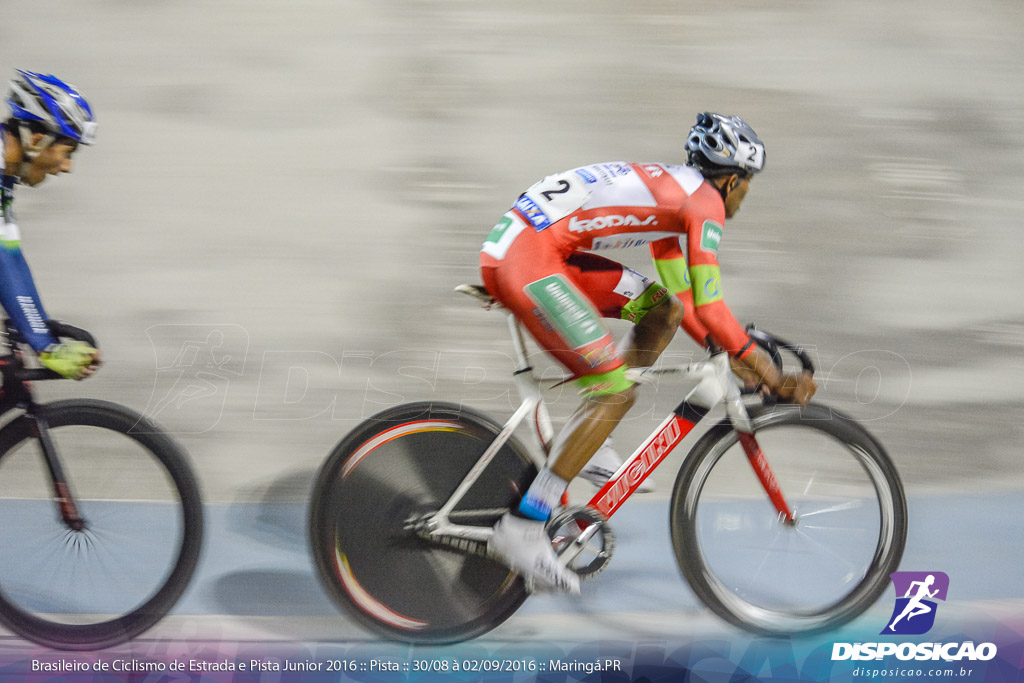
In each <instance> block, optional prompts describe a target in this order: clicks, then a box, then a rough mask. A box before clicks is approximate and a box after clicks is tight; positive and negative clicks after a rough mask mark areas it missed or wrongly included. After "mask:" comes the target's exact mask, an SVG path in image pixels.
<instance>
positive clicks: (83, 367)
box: [39, 341, 103, 380]
mask: <svg viewBox="0 0 1024 683" xmlns="http://www.w3.org/2000/svg"><path fill="white" fill-rule="evenodd" d="M39 362H40V363H42V364H43V366H44V367H46V368H49V369H50V370H53V371H54V372H56V373H57V374H58V375H60V376H61V377H64V378H66V379H79V380H80V379H85V378H86V377H91V376H92V375H94V374H96V371H97V370H98V369H99V367H100V365H101V364H102V362H103V361H102V359H101V358H100V351H99V349H94V348H93V347H91V346H89V345H88V344H87V343H85V342H83V341H69V342H64V343H61V344H50V345H49V346H48V347H46V350H45V351H43V352H42V353H40V354H39Z"/></svg>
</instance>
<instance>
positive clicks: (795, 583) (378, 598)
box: [309, 285, 907, 644]
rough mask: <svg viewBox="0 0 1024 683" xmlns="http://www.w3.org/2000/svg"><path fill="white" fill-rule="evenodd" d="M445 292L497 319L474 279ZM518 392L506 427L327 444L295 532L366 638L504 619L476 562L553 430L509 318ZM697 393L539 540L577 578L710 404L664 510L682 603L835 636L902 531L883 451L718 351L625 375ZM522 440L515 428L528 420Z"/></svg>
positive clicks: (480, 422)
mask: <svg viewBox="0 0 1024 683" xmlns="http://www.w3.org/2000/svg"><path fill="white" fill-rule="evenodd" d="M457 290H458V291H461V292H463V293H466V294H469V295H471V296H473V297H474V298H476V299H478V300H480V302H481V303H483V304H484V305H485V307H488V308H497V307H500V305H499V304H497V303H496V302H495V301H494V300H493V299H491V297H490V296H489V294H488V293H487V292H486V290H484V289H483V288H482V287H479V286H475V285H460V286H459V287H458V288H457ZM506 315H507V316H508V323H509V329H510V331H511V333H512V342H513V347H514V352H515V362H516V367H515V371H514V374H513V380H514V382H515V385H516V388H517V390H518V392H519V394H520V396H521V398H522V403H521V404H520V406H519V408H518V409H517V410H516V411H515V412H514V414H513V415H512V417H511V418H509V419H508V421H507V422H506V423H505V424H504V425H502V424H499V423H498V422H495V421H494V420H492V419H491V418H489V417H487V416H485V415H482V414H480V413H478V412H476V411H473V410H470V409H467V408H465V407H462V406H459V405H454V404H447V403H439V402H421V403H411V404H406V405H400V406H396V407H393V408H390V409H387V410H384V411H382V412H380V413H378V414H377V415H374V416H373V417H371V418H369V419H368V420H366V421H364V422H363V423H361V424H360V425H359V426H357V427H356V428H355V429H354V430H353V431H352V432H351V433H349V434H348V435H347V436H346V437H345V438H344V439H342V440H341V442H340V443H338V445H337V446H336V447H335V448H334V450H333V451H332V452H331V454H330V455H329V457H328V458H327V460H326V462H325V463H324V465H323V466H322V468H321V470H320V473H319V475H318V477H317V479H316V483H315V485H314V489H313V496H312V501H311V506H310V522H309V524H310V526H309V533H310V539H311V544H312V553H313V557H314V562H315V564H316V567H317V570H318V573H319V575H320V578H321V581H322V582H323V584H324V586H325V587H326V588H327V591H328V593H329V594H330V595H331V596H332V598H333V599H334V600H335V601H336V602H337V603H338V604H339V605H340V606H341V607H342V608H343V609H344V610H345V611H346V612H347V613H348V614H350V615H351V616H352V617H354V618H355V619H356V621H358V622H359V623H360V624H362V625H363V626H364V627H366V628H367V629H369V630H370V631H373V632H375V633H378V634H380V635H382V636H384V637H387V638H390V639H395V640H401V641H406V642H412V643H434V644H439V643H450V642H458V641H461V640H466V639H469V638H473V637H476V636H479V635H481V634H482V633H485V632H487V631H489V630H490V629H493V628H494V627H496V626H498V625H499V624H501V623H502V622H504V621H505V620H506V619H508V618H509V617H510V616H511V615H512V614H513V613H515V611H516V610H517V609H518V608H519V606H520V605H521V604H522V603H523V601H524V600H525V599H526V597H527V596H528V595H529V592H530V588H531V587H530V586H529V585H528V584H527V582H526V581H525V580H524V579H523V578H522V577H521V576H520V575H519V574H517V573H516V572H514V571H512V570H510V569H508V568H507V567H506V566H505V565H503V564H501V563H500V562H498V561H496V560H495V559H493V558H492V557H490V556H488V552H487V540H488V539H489V538H490V536H491V533H492V529H491V527H492V526H493V525H494V524H495V523H496V522H497V520H498V519H499V518H500V517H501V516H502V515H503V514H504V513H506V512H507V511H508V510H509V509H510V508H511V507H513V506H515V505H517V504H518V503H519V500H520V498H521V497H522V495H523V494H524V493H525V491H526V489H527V487H528V486H529V484H530V483H531V482H532V480H533V478H534V477H535V476H536V474H537V472H538V470H539V468H540V467H542V466H543V465H544V461H545V459H546V456H547V453H548V446H549V444H550V443H551V439H552V436H553V429H552V427H551V423H550V418H549V415H548V411H547V408H546V405H545V403H544V400H543V390H542V384H543V383H542V382H541V381H540V380H538V379H537V378H536V377H535V376H534V374H533V372H532V368H531V367H530V366H529V363H528V359H527V353H526V347H525V342H524V335H523V331H522V328H521V326H520V324H519V323H518V321H516V319H515V318H514V316H512V315H511V314H508V313H507V311H506ZM751 335H752V336H753V337H754V339H755V341H756V342H757V343H758V344H759V345H760V346H762V347H764V348H765V349H766V350H768V352H769V353H770V354H771V355H772V358H773V361H774V362H775V363H776V364H777V365H780V366H781V364H782V358H781V351H783V350H785V351H790V352H792V353H793V354H794V355H796V356H797V357H798V358H799V359H800V361H801V363H802V364H803V366H804V368H805V369H807V370H809V371H811V372H812V373H813V372H814V367H813V363H812V362H811V359H810V358H809V355H808V354H807V353H806V352H805V351H804V350H803V349H802V348H800V347H797V346H794V345H789V344H785V343H784V342H780V341H779V340H776V339H775V338H774V337H772V336H771V335H768V334H766V333H764V332H762V331H760V330H752V331H751ZM659 375H676V376H682V377H686V378H689V379H691V380H696V382H697V383H696V386H695V387H694V388H693V389H692V391H690V393H688V394H687V395H686V398H685V399H684V400H683V401H682V402H681V403H680V404H679V405H678V407H677V408H676V409H675V410H674V411H672V413H670V414H669V415H668V416H667V417H666V418H665V419H664V420H663V421H662V422H661V424H660V425H658V427H657V428H656V429H655V430H654V432H653V433H652V434H651V435H650V437H648V438H647V440H646V441H644V442H643V444H641V445H640V447H639V448H637V449H636V451H635V452H634V453H633V454H632V456H631V457H629V458H627V459H626V461H625V462H624V463H623V465H622V466H621V467H620V468H619V469H618V471H616V472H615V474H614V475H613V476H612V477H611V478H610V480H609V481H608V482H607V483H606V484H605V485H604V486H603V487H602V488H601V489H600V490H599V491H598V492H597V494H595V495H594V497H593V498H592V499H591V500H590V501H589V502H588V503H587V504H586V505H583V506H580V505H576V506H572V505H567V506H565V507H562V508H561V509H559V510H556V511H555V512H554V513H553V515H552V518H551V519H550V520H549V522H548V525H547V528H548V531H549V534H550V535H551V537H552V543H553V545H554V547H555V549H556V551H557V552H558V553H559V556H560V559H561V561H562V562H563V563H565V565H566V566H568V567H570V568H572V569H573V570H574V571H576V572H577V573H578V574H579V575H580V577H581V578H589V577H592V576H594V575H596V574H597V573H599V572H600V571H601V570H602V569H604V568H605V567H606V566H607V564H608V562H609V560H610V559H611V556H612V554H613V551H614V535H613V533H612V530H611V527H610V525H609V519H610V518H611V517H612V515H613V514H614V513H615V511H616V510H618V509H619V507H620V506H621V505H622V504H623V503H624V502H625V501H626V500H627V499H628V498H629V496H630V495H631V494H632V493H633V492H634V491H635V490H636V488H637V487H638V486H639V485H640V483H641V482H642V481H643V480H644V479H645V478H646V477H647V476H649V475H650V473H651V472H652V471H653V470H654V468H655V467H656V466H657V465H658V464H659V463H661V462H662V461H663V460H664V459H665V457H666V456H667V455H668V454H669V453H670V452H671V451H672V450H673V449H674V448H675V447H676V446H678V445H679V443H680V442H682V440H683V439H684V437H686V435H687V434H688V433H689V432H690V431H691V430H692V429H693V428H694V426H695V425H696V424H697V423H699V422H700V421H701V420H702V419H703V418H704V417H705V416H706V415H707V414H708V413H709V412H710V411H711V409H713V408H715V407H717V406H720V405H724V406H725V412H726V415H725V417H723V418H722V419H720V420H719V421H718V422H717V423H716V424H714V425H713V426H712V427H711V428H710V429H709V430H708V431H707V432H706V433H705V434H704V435H703V436H702V437H701V438H700V439H698V440H697V442H696V443H695V444H694V446H693V448H692V449H691V450H690V452H689V454H688V455H687V456H686V457H685V459H684V460H683V463H682V466H681V468H680V470H679V474H678V475H677V478H676V481H675V484H674V487H673V492H672V497H671V502H670V505H669V515H670V528H671V542H672V546H673V549H674V550H675V556H676V559H677V561H678V564H679V567H680V569H681V571H682V574H683V576H684V577H685V579H686V580H687V582H688V583H689V585H690V586H691V588H692V589H693V591H694V592H695V593H696V595H697V597H698V598H699V599H700V600H701V601H702V602H703V603H704V604H705V605H707V606H708V607H709V608H710V609H711V610H712V611H713V612H714V613H715V614H717V615H718V616H720V617H721V618H723V619H725V620H726V621H728V622H730V623H732V624H734V625H736V626H739V627H741V628H744V629H747V630H749V631H752V632H756V633H764V634H801V633H802V634H808V633H815V632H820V631H825V630H828V629H832V628H835V627H837V626H839V625H841V624H843V623H846V622H847V621H849V620H851V619H853V618H855V617H856V616H858V615H859V614H861V613H862V612H863V611H864V610H866V609H867V608H868V607H869V606H870V605H871V604H872V603H874V601H875V600H877V599H878V597H879V596H880V595H881V594H882V593H883V592H884V591H885V590H886V588H887V587H888V583H889V574H890V573H892V572H893V571H895V570H896V568H897V567H898V565H899V561H900V558H901V556H902V554H903V548H904V544H905V541H906V533H907V505H906V499H905V496H904V493H903V486H902V484H901V482H900V479H899V476H898V474H897V472H896V469H895V467H894V466H893V464H892V461H891V460H890V458H889V456H888V455H887V454H886V452H885V449H884V448H883V447H882V445H881V444H880V443H879V442H878V441H877V440H876V439H875V438H873V437H872V436H871V434H869V433H868V432H867V431H866V430H865V429H864V428H863V427H862V426H861V425H860V424H858V423H857V422H856V421H854V420H853V419H852V418H850V417H847V416H845V415H843V414H841V413H839V412H837V411H835V410H834V409H830V408H828V407H825V406H822V405H819V404H814V403H812V404H809V405H806V406H795V405H783V404H776V403H774V402H772V401H770V400H767V399H762V398H760V397H758V396H756V395H754V396H750V395H744V393H743V391H741V387H740V383H739V381H738V379H737V378H736V377H735V375H733V373H732V372H731V370H730V367H729V360H728V356H727V355H726V354H724V353H721V352H718V353H713V354H712V355H711V356H710V358H709V359H708V360H705V361H700V362H696V363H692V364H689V365H682V366H677V367H661V368H636V369H630V370H629V371H628V376H629V377H630V378H631V379H633V380H634V381H636V382H638V383H644V382H649V381H651V380H652V379H653V378H654V377H657V376H659ZM527 420H529V421H531V422H532V423H533V427H534V429H533V430H530V434H531V441H532V442H533V443H532V448H528V447H526V446H525V445H524V444H523V443H522V442H520V441H519V440H518V439H517V438H515V437H514V436H513V432H514V431H515V430H516V428H517V427H518V426H519V425H520V424H522V423H524V422H525V421H527Z"/></svg>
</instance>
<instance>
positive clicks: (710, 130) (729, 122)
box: [686, 112, 764, 175]
mask: <svg viewBox="0 0 1024 683" xmlns="http://www.w3.org/2000/svg"><path fill="white" fill-rule="evenodd" d="M686 158H687V161H688V163H689V164H690V165H691V166H693V167H695V168H696V169H697V170H699V171H701V172H702V173H704V174H705V175H709V174H718V175H720V174H721V173H723V172H734V171H735V169H743V170H744V171H746V172H747V173H749V174H754V173H757V172H758V171H760V170H761V169H763V168H764V143H762V142H761V138H759V137H757V133H755V132H754V129H753V128H751V127H750V126H749V125H747V122H746V121H744V120H743V119H741V118H740V117H738V116H723V115H721V114H713V113H711V112H702V113H700V114H697V123H696V124H694V126H693V128H691V129H690V135H689V137H688V138H687V139H686Z"/></svg>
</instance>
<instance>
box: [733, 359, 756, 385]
mask: <svg viewBox="0 0 1024 683" xmlns="http://www.w3.org/2000/svg"><path fill="white" fill-rule="evenodd" d="M729 366H730V367H731V368H732V371H733V373H734V374H735V375H736V376H737V377H739V378H740V381H741V382H743V386H744V387H746V388H747V389H756V388H757V387H759V386H760V385H761V382H763V381H764V377H763V376H761V374H760V373H759V372H758V371H757V370H755V369H754V368H752V367H750V366H749V365H747V364H746V363H744V362H743V361H741V360H738V359H736V358H733V357H732V356H729Z"/></svg>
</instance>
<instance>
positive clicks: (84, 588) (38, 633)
mask: <svg viewBox="0 0 1024 683" xmlns="http://www.w3.org/2000/svg"><path fill="white" fill-rule="evenodd" d="M37 414H38V415H39V416H40V417H42V418H43V419H44V420H45V421H46V423H47V424H48V425H49V433H50V436H51V438H52V439H53V442H54V445H55V447H56V451H57V453H58V456H59V458H60V461H61V464H62V466H63V469H64V474H65V479H66V483H67V485H68V487H69V489H70V490H71V493H72V495H73V497H74V500H75V502H76V504H77V507H78V511H79V513H80V515H81V517H82V519H83V520H84V526H82V528H80V529H78V530H76V529H73V528H70V527H69V526H68V525H67V524H65V523H64V521H63V519H62V517H61V514H60V511H59V510H58V508H57V505H56V503H55V502H54V492H53V481H52V478H51V476H50V473H49V470H48V469H47V466H46V461H45V458H44V456H43V452H42V449H41V448H40V446H39V440H38V438H37V436H36V435H35V434H33V430H32V427H33V424H32V423H31V422H30V421H29V420H28V419H27V418H17V419H15V420H14V421H12V422H11V423H9V424H8V425H6V426H5V427H4V428H3V429H2V430H0V548H3V553H0V622H2V623H3V624H4V625H5V626H6V627H8V628H9V629H10V630H12V631H14V632H15V633H17V634H19V635H21V636H23V637H25V638H28V639H30V640H33V641H35V642H37V643H41V644H43V645H46V646H49V647H54V648H59V649H66V650H92V649H100V648H104V647H110V646H112V645H116V644H118V643H121V642H124V641H126V640H128V639H130V638H134V637H135V636H137V635H139V634H140V633H142V632H143V631H145V630H146V629H148V628H150V627H151V626H153V625H154V624H155V623H156V622H157V621H159V619H160V618H161V617H163V615H164V614H166V613H167V611H168V610H170V608H171V607H172V606H173V605H174V603H175V602H176V601H177V599H178V598H179V597H180V596H181V594H182V592H183V591H184V590H185V588H186V586H187V585H188V581H189V579H190V578H191V576H192V572H193V570H194V569H195V566H196V562H197V560H198V558H199V552H200V547H201V545H202V534H203V526H202V525H203V522H202V501H201V499H200V495H199V489H198V487H197V484H196V481H195V477H194V476H193V474H192V471H191V469H190V468H189V465H188V462H187V459H186V456H185V454H184V452H183V451H182V450H181V449H180V447H179V446H178V445H177V444H176V443H175V442H174V441H173V440H171V439H170V438H169V437H168V436H167V435H165V434H163V433H162V432H160V431H159V429H158V428H157V427H156V426H155V425H153V423H151V422H149V421H148V420H146V419H145V418H143V417H142V416H141V415H139V414H137V413H135V412H134V411H131V410H129V409H127V408H124V407H122V406H118V405H116V404H113V403H107V402H105V401H95V400H87V399H72V400H67V401H57V402H54V403H50V404H46V405H40V406H38V410H37Z"/></svg>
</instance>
